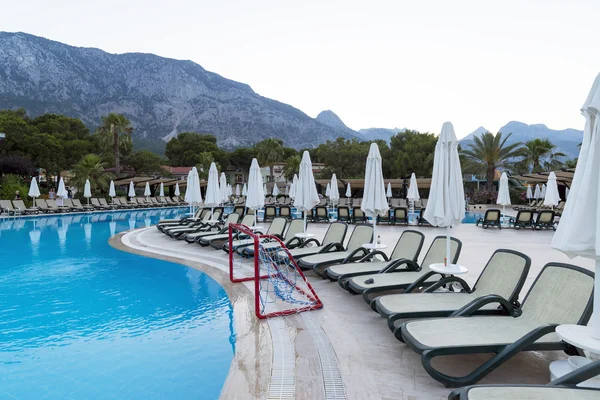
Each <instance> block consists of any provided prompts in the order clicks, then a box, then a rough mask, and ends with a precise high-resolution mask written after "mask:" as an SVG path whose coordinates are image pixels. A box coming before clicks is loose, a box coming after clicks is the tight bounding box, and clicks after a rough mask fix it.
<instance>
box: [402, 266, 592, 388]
mask: <svg viewBox="0 0 600 400" xmlns="http://www.w3.org/2000/svg"><path fill="white" fill-rule="evenodd" d="M593 288H594V274H593V273H592V272H590V271H588V270H585V269H583V268H580V267H576V266H574V265H569V264H561V263H549V264H546V265H545V266H544V268H543V269H542V271H541V272H540V274H539V276H538V277H537V278H536V280H535V281H534V283H533V285H532V287H531V289H530V290H529V293H528V294H527V296H526V297H525V300H524V301H523V305H522V306H521V309H520V310H512V311H511V312H510V315H509V316H493V317H492V316H473V317H471V316H470V315H472V314H473V313H475V312H477V311H478V309H479V306H485V305H487V303H486V302H485V301H482V302H481V304H479V305H477V304H474V305H472V306H471V307H469V308H467V309H465V310H463V311H462V312H461V313H459V314H457V316H456V317H452V318H443V319H438V318H434V319H423V320H415V321H408V322H405V323H403V324H402V325H400V326H399V327H398V328H397V330H400V333H399V334H397V335H396V337H399V336H401V338H402V340H403V341H404V342H405V343H406V345H407V346H408V347H409V348H410V349H412V350H413V351H415V352H416V353H418V354H420V355H421V363H422V364H423V367H424V368H425V371H427V373H428V374H429V375H430V376H431V377H432V378H434V379H435V380H437V381H438V382H441V383H443V384H444V385H446V386H447V387H457V386H463V385H471V384H474V383H476V382H477V381H479V380H480V379H482V378H483V377H485V376H486V375H488V374H489V373H490V372H492V371H493V370H495V369H496V368H498V367H499V366H500V365H502V364H504V363H505V362H506V361H508V360H510V359H511V358H512V357H514V356H515V355H517V354H518V353H519V352H521V351H551V350H563V351H566V352H568V353H570V354H573V352H574V350H575V349H574V348H573V347H572V346H571V345H570V344H568V343H565V342H563V341H562V340H560V339H559V338H558V336H557V335H556V334H555V333H554V331H555V329H556V327H557V326H558V325H560V324H579V325H584V324H586V323H587V322H588V320H589V318H590V315H591V313H592V301H593ZM479 353H486V354H489V353H492V354H494V355H493V356H492V357H491V358H489V359H487V360H486V361H485V362H483V364H481V365H480V366H479V367H477V368H475V369H474V370H473V371H472V372H470V373H469V374H467V375H465V376H452V375H448V374H445V373H442V372H440V371H438V370H437V369H436V368H435V367H434V366H433V365H432V360H433V359H434V358H436V357H438V356H451V355H462V354H479ZM513 368H514V366H513Z"/></svg>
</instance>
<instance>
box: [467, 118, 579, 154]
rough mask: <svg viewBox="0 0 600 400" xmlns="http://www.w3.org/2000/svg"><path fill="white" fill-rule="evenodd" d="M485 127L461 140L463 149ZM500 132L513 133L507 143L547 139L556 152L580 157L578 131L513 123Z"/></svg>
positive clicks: (483, 130) (482, 131)
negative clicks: (554, 146)
mask: <svg viewBox="0 0 600 400" xmlns="http://www.w3.org/2000/svg"><path fill="white" fill-rule="evenodd" d="M486 131H487V129H485V128H484V127H479V128H477V129H476V130H475V131H474V132H472V133H470V134H469V135H467V136H465V137H464V138H463V139H461V140H460V143H461V145H462V146H463V147H465V146H468V145H469V143H471V142H472V141H473V137H475V136H479V135H481V134H482V133H484V132H486ZM500 132H502V133H504V134H507V133H512V135H511V136H510V138H509V139H508V141H507V143H516V142H526V141H528V140H532V139H536V138H540V139H545V138H547V139H548V140H550V141H551V142H552V143H553V144H555V145H556V151H560V152H563V153H565V154H566V155H567V158H575V157H577V156H578V155H579V146H578V145H579V144H580V143H581V141H582V140H583V131H579V130H577V129H563V130H554V129H550V128H548V127H547V126H546V125H544V124H532V125H528V124H525V123H523V122H518V121H511V122H509V123H508V124H506V125H504V126H503V127H502V128H500Z"/></svg>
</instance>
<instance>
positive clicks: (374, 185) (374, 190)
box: [360, 143, 390, 244]
mask: <svg viewBox="0 0 600 400" xmlns="http://www.w3.org/2000/svg"><path fill="white" fill-rule="evenodd" d="M381 164H382V160H381V154H380V153H379V147H378V146H377V143H371V147H370V149H369V155H368V156H367V164H366V166H365V189H364V194H363V201H362V204H361V205H360V209H361V210H362V211H363V212H364V213H365V215H367V216H369V217H371V218H372V219H373V244H376V243H377V242H376V240H377V216H383V215H385V214H386V213H387V212H388V211H389V209H390V206H389V205H388V202H387V199H386V198H385V182H384V181H383V171H382V168H381Z"/></svg>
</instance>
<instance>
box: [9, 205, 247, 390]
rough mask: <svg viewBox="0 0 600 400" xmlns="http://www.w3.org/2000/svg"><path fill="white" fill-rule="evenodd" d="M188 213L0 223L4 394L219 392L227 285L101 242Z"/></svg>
mask: <svg viewBox="0 0 600 400" xmlns="http://www.w3.org/2000/svg"><path fill="white" fill-rule="evenodd" d="M184 212H187V209H179V210H164V209H162V210H156V211H152V210H146V211H134V212H113V213H102V214H93V215H69V216H61V217H48V218H46V217H44V218H39V219H37V220H35V221H34V220H33V219H24V218H21V219H16V220H10V221H4V222H0V260H1V262H0V398H1V399H6V398H9V399H13V398H17V399H84V398H85V399H110V398H114V399H117V398H118V399H121V398H123V399H125V398H126V399H172V398H173V397H176V398H178V399H217V398H218V397H219V393H220V392H221V389H222V386H223V383H224V382H225V378H226V376H227V373H228V371H229V365H230V363H231V360H232V358H233V353H234V345H235V335H234V330H233V310H232V307H231V304H230V302H229V299H228V297H227V295H226V293H225V291H224V289H223V288H222V287H221V286H219V285H218V284H217V283H216V282H215V281H214V280H213V279H211V278H210V277H209V276H208V275H206V274H204V273H202V272H200V271H197V270H195V269H192V268H187V267H185V266H182V265H178V264H172V263H168V262H165V261H160V260H155V259H151V258H146V257H142V256H138V255H133V254H129V253H125V252H121V251H118V250H116V249H113V248H112V247H111V246H110V245H109V244H108V242H107V241H108V238H109V237H110V236H111V235H112V234H114V233H118V232H120V231H123V230H127V229H131V228H134V227H137V228H139V227H143V226H149V225H151V224H153V223H156V221H157V220H158V219H160V218H174V217H176V216H177V215H179V214H182V213H184Z"/></svg>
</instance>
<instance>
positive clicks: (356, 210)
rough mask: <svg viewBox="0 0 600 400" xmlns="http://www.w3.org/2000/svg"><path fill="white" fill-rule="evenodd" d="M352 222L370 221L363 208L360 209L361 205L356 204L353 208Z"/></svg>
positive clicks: (364, 222)
mask: <svg viewBox="0 0 600 400" xmlns="http://www.w3.org/2000/svg"><path fill="white" fill-rule="evenodd" d="M352 222H354V223H355V224H356V223H363V224H366V223H367V222H368V219H367V216H366V215H365V213H364V212H363V210H361V209H360V206H354V207H353V208H352Z"/></svg>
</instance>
